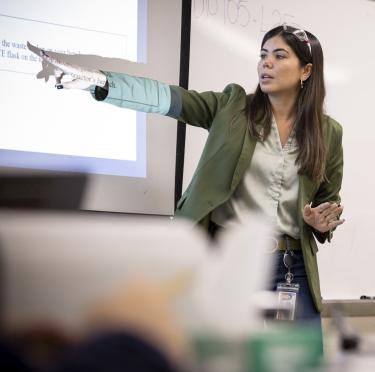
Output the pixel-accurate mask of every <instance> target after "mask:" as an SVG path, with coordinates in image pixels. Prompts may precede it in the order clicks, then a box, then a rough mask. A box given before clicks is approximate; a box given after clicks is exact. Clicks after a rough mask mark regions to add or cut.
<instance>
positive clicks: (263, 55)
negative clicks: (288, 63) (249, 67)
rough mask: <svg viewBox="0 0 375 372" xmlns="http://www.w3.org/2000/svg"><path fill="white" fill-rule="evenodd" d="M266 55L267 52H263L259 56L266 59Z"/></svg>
mask: <svg viewBox="0 0 375 372" xmlns="http://www.w3.org/2000/svg"><path fill="white" fill-rule="evenodd" d="M266 56H267V54H264V53H263V54H261V55H260V56H259V57H260V58H261V59H264V58H266Z"/></svg>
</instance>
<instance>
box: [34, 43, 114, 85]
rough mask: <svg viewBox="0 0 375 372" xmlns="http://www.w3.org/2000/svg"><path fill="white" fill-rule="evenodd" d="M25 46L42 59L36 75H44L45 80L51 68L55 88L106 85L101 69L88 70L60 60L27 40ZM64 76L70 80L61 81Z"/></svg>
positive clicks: (39, 76)
mask: <svg viewBox="0 0 375 372" xmlns="http://www.w3.org/2000/svg"><path fill="white" fill-rule="evenodd" d="M27 47H28V49H29V50H30V51H32V52H33V53H35V54H36V55H37V56H38V57H40V58H41V59H42V71H40V72H39V73H38V75H37V77H38V78H41V77H44V78H45V80H46V81H47V80H48V77H49V75H50V74H51V71H50V70H51V69H52V70H53V74H54V75H55V78H56V85H55V87H56V88H57V89H62V88H68V89H72V88H74V89H88V88H89V87H90V86H91V85H97V86H99V87H105V86H106V83H107V77H106V76H105V75H104V74H103V73H102V72H101V71H98V70H90V69H87V68H83V67H81V66H77V65H72V64H70V63H66V62H64V61H60V60H59V59H58V58H56V57H52V56H51V55H50V53H49V52H47V51H45V50H43V49H41V48H38V47H36V46H34V45H32V44H30V43H29V42H27ZM64 76H70V81H64V82H62V78H63V77H64Z"/></svg>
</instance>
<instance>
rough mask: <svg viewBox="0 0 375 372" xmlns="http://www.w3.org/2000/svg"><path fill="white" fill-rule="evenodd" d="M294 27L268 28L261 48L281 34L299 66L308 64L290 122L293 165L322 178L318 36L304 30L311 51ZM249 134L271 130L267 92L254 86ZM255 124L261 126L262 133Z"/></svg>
mask: <svg viewBox="0 0 375 372" xmlns="http://www.w3.org/2000/svg"><path fill="white" fill-rule="evenodd" d="M295 30H297V29H296V28H293V27H290V26H288V27H287V28H286V30H285V29H284V27H283V26H278V27H276V28H273V29H272V30H270V31H268V32H267V33H266V34H265V35H264V37H263V40H262V47H263V45H264V44H265V42H266V41H267V40H268V39H271V38H272V37H274V36H277V35H279V36H281V37H282V38H283V40H284V41H285V42H286V43H287V44H288V45H289V46H290V47H291V48H292V49H293V51H294V53H295V54H296V56H297V57H298V59H299V61H300V64H301V66H305V65H307V64H308V63H312V73H311V75H310V77H309V78H308V79H307V80H306V81H305V82H304V86H303V88H301V89H300V91H299V94H298V97H297V100H296V103H295V112H296V119H295V123H294V127H295V131H296V132H295V133H296V140H297V144H298V155H297V159H296V164H297V165H298V166H299V171H298V173H299V174H306V175H307V176H309V177H310V178H312V179H314V180H316V181H322V180H323V179H324V178H325V163H326V148H325V145H324V140H323V123H324V115H323V114H324V112H323V103H324V97H325V85H324V77H323V51H322V48H321V46H320V43H319V41H318V39H317V38H316V37H315V36H314V35H312V34H311V33H310V32H307V31H306V34H307V36H308V38H309V41H310V45H311V54H310V50H309V48H308V45H307V44H306V43H305V42H303V41H301V40H299V39H298V37H297V36H296V35H293V31H295ZM248 115H249V128H250V133H251V134H252V135H254V136H256V137H257V138H258V139H262V138H263V139H265V138H266V137H267V136H268V134H269V133H270V130H271V123H272V108H271V103H270V101H269V98H268V95H267V94H265V93H263V92H262V91H261V89H260V86H259V84H258V87H257V88H256V90H255V93H254V96H253V99H252V100H251V102H250V106H249V114H248ZM258 124H261V125H262V128H263V129H262V135H261V134H260V132H259V127H258V128H257V126H258Z"/></svg>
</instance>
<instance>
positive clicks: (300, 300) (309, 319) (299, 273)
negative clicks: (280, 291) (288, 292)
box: [270, 251, 323, 352]
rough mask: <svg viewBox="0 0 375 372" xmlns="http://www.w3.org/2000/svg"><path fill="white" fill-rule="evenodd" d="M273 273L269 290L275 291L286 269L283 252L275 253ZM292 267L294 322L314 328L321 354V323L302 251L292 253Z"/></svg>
mask: <svg viewBox="0 0 375 372" xmlns="http://www.w3.org/2000/svg"><path fill="white" fill-rule="evenodd" d="M274 254H275V263H274V265H275V266H274V272H273V274H272V280H271V286H270V289H271V290H273V291H276V287H277V283H279V282H285V274H286V273H287V271H288V270H287V269H286V267H285V265H284V263H283V256H284V252H283V251H276V252H275V253H274ZM293 254H294V255H293V265H292V268H291V272H292V274H293V275H294V279H293V283H298V284H299V286H300V288H299V293H298V297H297V305H296V315H295V319H296V320H295V321H296V322H300V323H301V324H306V325H310V326H313V327H314V328H315V327H316V329H317V331H318V332H319V334H320V336H321V339H322V352H323V337H322V322H321V317H320V313H319V311H318V310H317V309H316V308H315V305H314V301H313V299H312V296H311V292H310V288H309V284H308V281H307V275H306V270H305V264H304V262H303V254H302V251H293Z"/></svg>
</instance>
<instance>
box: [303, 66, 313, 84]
mask: <svg viewBox="0 0 375 372" xmlns="http://www.w3.org/2000/svg"><path fill="white" fill-rule="evenodd" d="M311 73H312V63H308V64H307V65H305V66H303V67H302V76H301V80H302V81H305V80H307V79H308V78H309V77H310V75H311Z"/></svg>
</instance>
